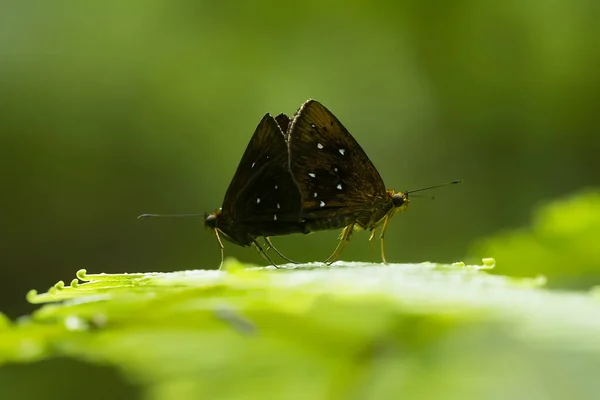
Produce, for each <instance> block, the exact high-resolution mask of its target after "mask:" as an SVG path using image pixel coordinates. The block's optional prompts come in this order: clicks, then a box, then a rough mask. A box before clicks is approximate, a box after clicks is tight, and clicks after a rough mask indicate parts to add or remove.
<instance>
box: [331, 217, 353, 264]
mask: <svg viewBox="0 0 600 400" xmlns="http://www.w3.org/2000/svg"><path fill="white" fill-rule="evenodd" d="M353 229H354V224H350V225H348V226H347V227H345V228H344V229H343V230H342V234H341V235H340V241H339V243H338V245H337V247H336V248H335V250H333V253H331V255H330V256H329V257H327V260H325V264H327V265H330V264H331V263H333V262H334V261H335V260H337V259H338V258H339V256H340V254H341V253H342V250H343V249H344V246H345V245H346V243H348V241H349V240H350V235H352V230H353Z"/></svg>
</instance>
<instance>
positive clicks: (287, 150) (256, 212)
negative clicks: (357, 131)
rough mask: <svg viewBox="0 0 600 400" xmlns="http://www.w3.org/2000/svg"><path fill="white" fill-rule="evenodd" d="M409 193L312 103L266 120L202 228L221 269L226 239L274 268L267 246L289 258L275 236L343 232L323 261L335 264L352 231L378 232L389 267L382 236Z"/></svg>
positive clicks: (335, 121)
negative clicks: (393, 186) (253, 250)
mask: <svg viewBox="0 0 600 400" xmlns="http://www.w3.org/2000/svg"><path fill="white" fill-rule="evenodd" d="M458 182H460V181H453V182H450V183H458ZM438 186H441V185H438ZM425 189H429V188H425ZM419 190H424V189H419ZM413 192H415V191H413ZM410 193H412V192H410ZM408 195H409V192H404V193H402V192H394V191H393V190H386V188H385V185H384V183H383V180H382V179H381V176H380V175H379V173H378V172H377V170H376V169H375V166H374V165H373V163H371V161H370V160H369V158H368V157H367V155H366V154H365V152H364V151H363V149H362V148H361V147H360V145H359V144H358V143H357V142H356V140H355V139H354V138H353V137H352V135H350V132H348V130H347V129H346V128H345V127H344V126H343V125H342V123H341V122H340V121H339V120H338V119H337V118H336V117H335V116H334V115H333V114H332V113H331V112H330V111H329V110H328V109H327V108H325V107H324V106H323V105H322V104H320V103H318V102H317V101H315V100H308V101H306V102H305V103H304V104H303V105H302V106H301V107H300V108H299V109H298V111H297V112H296V114H295V115H294V116H293V118H292V119H291V120H290V119H289V118H288V117H287V116H286V115H285V114H280V115H278V116H277V117H275V118H273V117H272V116H271V115H270V114H266V115H265V116H264V117H263V119H262V120H261V121H260V123H259V124H258V127H257V128H256V131H255V132H254V135H253V136H252V138H251V139H250V143H249V144H248V147H247V148H246V151H245V152H244V155H243V156H242V159H241V161H240V164H239V166H238V168H237V171H236V173H235V175H234V177H233V179H232V181H231V183H230V184H229V188H228V189H227V192H226V194H225V199H224V201H223V206H222V208H220V209H219V210H217V211H215V212H214V213H212V214H208V215H205V221H204V224H205V226H206V227H208V228H210V229H212V230H214V232H215V234H216V236H217V240H218V242H219V246H220V247H221V263H222V262H223V256H224V254H223V253H224V250H223V249H224V246H223V242H222V241H221V236H223V237H224V238H225V239H227V240H228V241H230V242H232V243H235V244H237V245H240V246H249V245H254V246H256V247H257V249H258V250H259V252H260V253H261V254H262V255H263V256H265V258H266V259H267V260H268V261H269V262H270V263H271V264H273V265H275V266H276V264H275V263H274V262H273V261H272V260H271V258H270V257H269V256H268V254H267V250H269V248H272V249H273V250H274V251H276V252H277V254H279V256H281V257H282V258H284V259H286V260H287V261H291V260H289V259H288V258H286V257H285V256H283V255H282V254H281V253H280V252H279V251H278V250H277V249H276V248H275V247H274V246H273V244H272V243H271V241H270V239H269V237H271V236H280V235H288V234H292V233H305V234H306V233H310V232H314V231H319V230H327V229H341V228H343V230H342V234H341V236H340V241H339V243H338V245H337V247H336V248H335V250H334V251H333V253H332V254H331V255H330V256H329V257H328V258H327V260H326V261H325V262H333V261H335V260H336V259H337V258H338V257H339V255H340V254H341V251H342V249H343V247H344V245H345V244H346V243H347V242H348V241H349V240H350V236H351V234H352V232H353V230H355V229H364V230H370V231H371V232H372V233H371V236H370V238H369V240H371V239H373V237H374V236H375V231H376V229H377V228H378V227H381V235H380V237H379V238H380V243H381V258H382V260H383V262H384V263H385V262H386V259H385V253H384V247H383V238H384V234H385V231H386V228H387V224H388V221H389V219H390V218H391V217H392V216H393V215H394V213H395V212H397V211H401V210H404V209H405V208H406V207H407V206H408V203H409V198H408ZM259 237H262V238H264V240H265V245H266V246H268V247H267V248H266V249H265V248H264V247H263V246H261V245H260V244H259V243H258V241H257V239H258V238H259Z"/></svg>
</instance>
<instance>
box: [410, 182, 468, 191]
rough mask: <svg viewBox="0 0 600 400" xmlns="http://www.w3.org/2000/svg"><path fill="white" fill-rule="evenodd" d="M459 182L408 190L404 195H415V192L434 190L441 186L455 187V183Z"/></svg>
mask: <svg viewBox="0 0 600 400" xmlns="http://www.w3.org/2000/svg"><path fill="white" fill-rule="evenodd" d="M461 182H462V180H458V181H452V182H446V183H442V184H441V185H433V186H428V187H425V188H421V189H416V190H408V191H407V192H406V194H409V193H416V192H422V191H424V190H430V189H435V188H439V187H442V186H448V185H455V184H457V183H461Z"/></svg>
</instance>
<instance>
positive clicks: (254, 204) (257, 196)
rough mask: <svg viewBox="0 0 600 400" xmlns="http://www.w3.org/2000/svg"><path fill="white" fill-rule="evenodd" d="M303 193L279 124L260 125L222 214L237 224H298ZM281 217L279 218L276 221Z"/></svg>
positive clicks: (267, 120) (269, 118)
mask: <svg viewBox="0 0 600 400" xmlns="http://www.w3.org/2000/svg"><path fill="white" fill-rule="evenodd" d="M300 202H301V199H300V193H299V190H298V187H297V185H296V184H295V182H294V180H293V178H292V176H291V174H290V172H289V169H288V155H287V144H286V141H285V137H284V135H283V134H282V130H281V128H280V126H279V124H278V123H277V121H276V120H275V119H274V118H273V117H272V116H270V115H269V114H266V115H265V116H264V117H263V119H262V120H261V121H260V123H259V124H258V127H257V128H256V131H255V132H254V135H253V136H252V138H251V139H250V143H248V147H247V148H246V151H245V152H244V155H243V156H242V159H241V161H240V164H239V166H238V168H237V171H236V173H235V175H234V177H233V179H232V181H231V183H230V184H229V188H228V189H227V192H226V193H225V200H224V201H223V214H225V216H226V217H227V218H230V219H231V220H234V221H235V222H236V223H241V224H249V225H251V224H253V223H256V222H260V221H273V220H281V221H290V220H294V221H298V220H299V218H300V206H301V204H300ZM277 217H279V218H277Z"/></svg>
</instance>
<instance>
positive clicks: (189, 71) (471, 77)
mask: <svg viewBox="0 0 600 400" xmlns="http://www.w3.org/2000/svg"><path fill="white" fill-rule="evenodd" d="M1 9H2V11H1V12H0V148H1V154H0V162H1V163H2V168H1V170H0V182H1V196H0V209H1V210H2V219H1V223H0V224H1V225H0V226H1V227H2V228H1V229H0V234H1V238H0V257H1V259H0V265H1V267H0V280H1V282H2V291H1V292H0V310H2V311H4V312H6V313H7V314H8V315H10V316H13V317H14V316H18V315H21V314H23V313H26V312H28V311H29V310H30V309H31V306H29V305H27V304H26V302H25V299H24V295H25V293H26V291H27V290H28V289H30V288H37V289H40V290H43V289H45V288H47V287H49V286H50V285H52V284H54V283H55V282H56V281H57V280H58V279H67V280H69V279H70V278H71V277H72V276H73V275H74V272H75V271H76V270H77V269H79V268H86V269H87V270H88V271H90V272H122V271H129V272H138V271H171V270H181V269H193V268H200V267H204V268H205V267H217V265H218V263H219V259H220V253H219V249H218V246H217V243H216V240H215V238H214V236H213V235H212V234H211V233H209V232H205V231H204V229H203V227H202V221H201V220H198V219H189V220H163V219H161V220H141V221H140V220H137V219H136V216H137V215H138V214H140V213H146V212H163V213H188V212H205V211H213V210H214V209H216V208H218V207H219V206H220V205H221V202H222V199H223V196H224V194H225V190H226V189H227V186H228V184H229V181H230V180H231V178H232V175H233V173H234V171H235V169H236V167H237V163H238V161H239V159H240V157H241V155H242V153H243V151H244V149H245V147H246V145H247V143H248V140H249V139H250V136H251V135H252V133H253V132H254V129H255V127H256V125H257V123H258V122H259V120H260V119H261V117H262V116H263V115H264V113H265V112H270V113H272V114H278V113H280V112H286V113H288V114H290V115H291V114H293V112H294V111H295V110H296V109H297V107H299V106H300V104H301V103H302V102H303V101H305V100H306V99H308V98H314V99H317V100H319V101H320V102H322V103H323V104H325V105H326V106H327V107H328V108H329V109H330V110H331V111H332V112H334V113H335V114H336V116H337V117H338V118H339V119H340V120H341V121H342V122H343V123H344V125H345V126H346V127H347V128H348V129H349V130H350V132H352V133H353V135H354V137H355V138H356V139H357V140H358V141H359V143H360V144H361V145H362V146H363V148H364V149H365V151H366V152H367V154H368V155H369V156H370V158H371V159H372V161H373V162H374V164H375V165H376V166H377V168H378V169H379V171H380V173H381V175H382V177H383V179H384V181H385V182H386V185H387V186H388V187H389V188H390V189H392V188H393V189H396V190H407V189H416V188H419V187H423V186H427V185H432V184H437V183H441V182H444V181H447V180H452V179H463V180H464V184H462V185H460V186H453V187H448V188H443V189H439V190H438V191H436V192H435V193H433V192H431V194H432V195H435V197H436V198H435V201H430V200H428V199H415V200H414V201H413V202H412V205H411V207H410V209H409V210H408V212H407V213H405V214H403V215H399V216H397V217H396V218H394V219H393V220H392V222H391V224H390V227H389V231H388V234H387V236H386V243H387V258H388V260H390V261H392V262H411V261H425V260H431V261H440V262H452V261H457V260H460V259H463V257H465V255H466V254H468V252H469V249H470V248H471V246H472V244H473V243H474V242H476V241H477V240H478V239H480V238H482V237H485V236H489V235H493V234H495V233H497V232H500V231H503V230H506V229H512V228H516V227H521V226H527V225H528V224H529V223H530V218H531V214H532V211H533V210H534V209H535V207H536V206H538V205H539V204H540V203H542V202H545V201H548V200H551V199H554V198H556V197H562V196H568V195H569V194H571V193H576V192H577V191H578V190H580V189H583V188H589V187H593V186H596V185H598V184H599V183H600V174H599V171H600V157H599V156H598V155H599V152H600V135H599V129H598V115H599V114H598V113H599V111H600V74H599V72H598V71H599V70H600V24H598V17H599V15H600V14H599V13H600V3H598V2H597V1H593V0H572V1H542V0H531V1H526V2H524V1H517V0H509V1H505V2H482V1H476V0H463V1H449V2H438V1H419V2H414V1H373V0H371V1H321V0H319V1H316V0H308V1H304V2H293V3H292V2H275V1H255V2H220V1H190V0H180V1H174V0H169V1H167V0H145V1H139V0H136V1H126V2H124V1H114V0H109V1H101V2H100V1H87V2H70V1H66V0H61V1H53V2H44V1H21V2H3V4H2V6H1ZM337 234H338V233H337V232H321V233H316V234H313V235H307V236H303V235H295V236H289V237H282V238H275V239H274V242H275V243H276V244H277V245H278V247H279V248H280V250H281V251H282V252H283V253H284V254H286V255H288V256H289V257H291V258H295V259H298V260H300V261H312V260H320V259H324V258H325V257H327V256H328V255H329V253H330V252H331V251H332V250H333V248H334V247H335V244H336V243H335V242H336V237H337ZM367 238H368V235H367V234H364V233H363V234H359V235H356V236H355V237H354V238H353V241H352V243H351V245H350V246H348V248H347V249H346V250H345V252H344V254H343V257H342V258H343V259H346V260H355V259H356V260H371V255H370V252H369V246H368V243H367ZM226 255H227V256H234V257H237V258H239V259H241V260H244V261H248V262H257V263H261V264H264V261H263V260H262V259H261V258H260V256H259V255H258V254H257V253H256V252H255V251H254V250H252V249H250V248H240V247H237V246H234V245H231V244H229V245H227V247H226ZM487 256H494V255H493V254H487ZM374 259H375V260H379V258H378V252H377V251H376V249H375V252H374ZM539 273H544V271H539ZM593 283H600V278H599V279H597V280H596V281H591V282H590V284H593Z"/></svg>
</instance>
